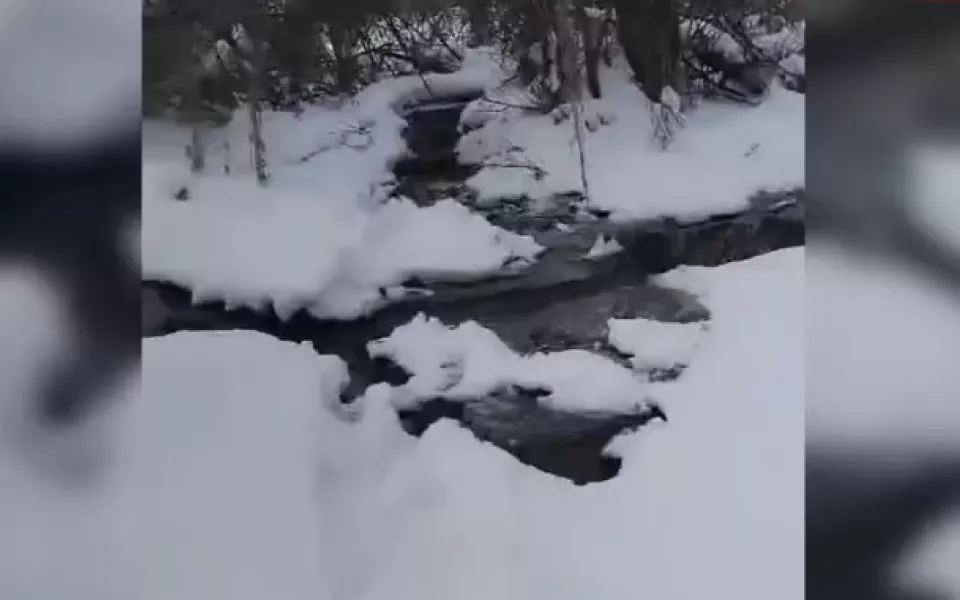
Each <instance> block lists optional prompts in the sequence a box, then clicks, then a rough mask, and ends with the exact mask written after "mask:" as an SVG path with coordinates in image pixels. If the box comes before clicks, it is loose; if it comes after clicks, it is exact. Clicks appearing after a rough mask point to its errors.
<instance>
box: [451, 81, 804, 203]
mask: <svg viewBox="0 0 960 600" xmlns="http://www.w3.org/2000/svg"><path fill="white" fill-rule="evenodd" d="M601 75H602V87H603V90H604V97H603V99H602V100H590V101H587V102H586V103H585V106H584V111H585V114H596V115H598V123H600V122H607V123H610V122H616V124H617V126H616V127H599V126H598V127H596V128H593V129H594V130H593V131H590V130H588V131H587V132H586V133H585V135H584V148H585V156H586V172H587V180H588V182H589V186H590V199H589V201H590V203H591V204H592V205H594V206H596V207H597V208H602V209H607V210H610V211H612V215H611V218H612V219H615V220H633V219H645V218H657V217H662V216H673V217H676V218H678V219H681V220H685V219H696V218H702V217H704V216H708V215H710V214H716V213H718V212H732V211H736V210H742V209H745V208H746V207H747V203H748V200H747V199H748V198H749V197H750V196H751V195H752V194H754V193H755V192H757V191H759V190H767V191H779V190H786V189H792V188H796V187H801V186H802V185H803V182H804V143H803V140H804V96H803V95H801V94H797V93H794V92H791V91H788V90H785V89H783V88H782V87H781V86H780V85H779V84H778V83H777V82H774V83H773V84H772V87H771V89H770V92H769V95H768V97H767V99H766V100H765V101H764V102H763V103H761V104H760V105H759V106H757V107H752V108H745V107H743V106H739V105H734V104H726V103H703V104H702V105H701V106H700V107H699V108H698V109H697V110H695V111H693V112H690V113H688V114H685V115H684V123H685V125H684V127H682V128H680V129H678V131H677V135H676V137H675V139H674V140H673V141H672V143H671V144H670V146H669V147H668V148H667V149H666V150H664V149H663V148H662V146H661V144H660V143H659V142H657V141H656V140H655V139H654V136H653V134H652V130H651V120H650V110H651V105H650V103H649V102H648V101H647V100H646V98H645V97H644V96H643V94H642V92H641V91H640V90H639V89H637V87H636V86H635V85H633V84H632V83H631V82H630V81H629V77H628V76H627V75H626V73H625V72H624V70H622V69H605V70H604V71H603V72H602V74H601ZM600 116H603V119H602V120H601V119H600V118H599V117H600ZM474 120H476V119H474ZM457 151H458V153H459V156H460V160H461V161H464V162H468V163H473V164H480V165H486V166H484V167H483V168H482V169H481V170H480V171H479V172H478V173H477V174H476V175H474V176H473V177H472V178H471V179H469V180H468V182H467V183H468V185H469V186H470V187H472V188H473V189H474V190H475V191H476V192H477V194H478V199H479V201H480V202H488V201H493V200H496V199H498V198H505V197H528V198H532V199H540V198H545V197H549V196H551V195H555V194H563V193H582V192H583V189H582V183H581V180H580V167H579V153H578V150H577V145H576V143H575V141H574V131H573V127H571V126H570V125H569V123H568V122H565V121H564V122H561V123H559V124H557V123H555V120H554V118H553V117H552V116H550V115H536V114H531V113H529V112H526V111H523V110H520V109H512V108H503V107H500V110H499V112H497V113H496V116H494V117H491V118H488V119H486V121H485V122H484V124H483V126H482V127H480V128H479V129H474V130H473V131H469V132H468V133H466V134H465V135H464V136H463V137H462V138H461V139H460V142H459V144H458V147H457ZM505 165H506V167H505ZM534 167H535V168H534Z"/></svg>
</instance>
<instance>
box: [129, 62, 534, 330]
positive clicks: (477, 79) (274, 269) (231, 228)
mask: <svg viewBox="0 0 960 600" xmlns="http://www.w3.org/2000/svg"><path fill="white" fill-rule="evenodd" d="M498 69H499V67H497V66H496V63H494V62H493V61H492V59H491V58H490V56H489V53H488V52H486V51H481V50H476V51H471V52H470V53H468V56H467V58H466V60H465V65H464V68H463V69H462V70H461V71H458V72H456V73H452V74H443V75H434V76H429V77H428V86H429V87H424V85H423V82H422V81H421V80H420V78H419V77H415V76H414V77H399V78H395V79H387V80H384V81H382V82H379V83H377V84H374V85H372V86H370V87H369V88H367V89H366V90H364V91H363V92H361V93H360V94H359V95H358V97H357V98H355V99H354V100H352V101H351V102H350V103H348V104H347V105H345V106H343V107H340V108H339V109H332V108H323V107H312V108H308V109H307V110H306V111H305V112H304V113H303V114H302V115H300V116H299V117H296V116H294V115H292V114H288V113H277V112H270V111H268V112H265V113H264V131H265V137H266V145H267V152H268V161H269V162H270V165H271V171H272V174H273V179H272V180H271V183H270V185H269V187H266V188H262V187H259V186H257V185H255V184H254V182H253V179H252V175H251V174H250V172H249V166H246V167H244V165H243V161H240V163H239V164H237V160H236V157H233V158H230V157H226V158H224V157H223V156H220V155H218V154H217V149H218V148H220V149H221V150H224V151H225V149H227V148H229V149H230V151H231V152H232V153H234V154H237V155H238V156H243V155H244V154H245V153H246V152H248V151H249V144H248V142H247V141H246V139H245V137H246V135H247V130H246V126H245V121H244V120H243V119H239V118H238V119H235V121H234V122H233V123H231V124H230V125H228V126H227V127H224V128H223V129H221V130H217V131H210V132H207V134H206V136H207V138H208V142H207V143H208V146H209V148H210V153H209V155H208V156H207V163H208V171H209V173H205V174H204V175H203V176H194V175H191V174H190V173H188V172H187V170H186V165H185V164H184V163H185V160H184V157H183V148H184V145H185V144H186V142H187V140H188V138H189V132H188V131H187V130H186V129H183V128H178V127H175V126H172V125H169V124H161V123H156V122H154V123H149V124H147V125H146V127H145V130H146V131H145V145H144V179H143V231H142V246H143V252H142V265H143V274H144V277H146V278H149V279H156V280H163V281H169V282H171V283H175V284H178V285H181V286H184V287H186V288H188V289H189V290H191V291H192V292H193V295H194V300H195V301H197V302H201V301H209V300H223V301H225V302H226V303H227V304H228V305H229V306H247V307H250V308H254V309H263V308H266V307H271V308H273V309H274V310H275V311H276V312H277V314H278V315H279V316H281V317H282V318H285V317H287V316H289V315H290V314H292V313H293V312H295V311H297V310H299V309H304V308H305V309H307V310H309V311H310V312H312V313H313V314H314V315H316V316H318V317H332V318H352V317H356V316H360V315H363V314H367V313H369V312H371V311H373V310H375V309H376V308H378V307H380V306H382V305H383V304H384V303H386V302H388V301H390V300H393V299H395V298H396V297H397V295H398V292H397V290H398V289H399V288H398V287H397V286H398V284H400V283H401V282H402V281H403V280H404V279H406V278H408V277H410V276H413V275H416V276H420V277H422V278H430V277H443V278H447V279H475V278H481V277H485V276H488V275H491V274H496V273H500V272H501V271H503V270H507V271H510V272H515V271H517V270H518V269H522V268H523V267H525V266H529V264H531V263H532V262H533V261H534V260H535V259H536V256H537V255H538V254H539V253H540V251H541V250H542V248H541V247H540V246H539V245H538V244H536V243H535V242H534V241H533V240H532V238H530V237H525V236H520V235H516V234H513V233H510V232H508V231H506V230H503V229H500V228H498V227H494V226H493V225H490V224H489V223H488V222H487V221H485V220H484V219H483V218H481V217H478V216H476V215H473V214H471V213H470V212H469V211H468V210H467V209H465V208H464V207H463V206H461V205H459V204H457V203H455V202H454V201H452V200H450V201H443V202H439V203H437V204H436V205H434V206H430V207H426V208H418V207H417V206H416V205H414V204H413V203H412V202H410V201H408V200H402V199H401V200H393V201H388V200H387V198H386V197H385V193H384V192H385V189H386V188H385V186H386V185H387V184H388V183H389V182H390V180H391V178H392V174H391V173H390V171H389V167H390V164H391V161H393V160H394V159H396V158H397V157H399V156H400V155H401V154H402V153H403V152H405V145H404V142H403V139H402V136H401V130H402V128H403V127H404V124H405V122H404V120H403V118H402V117H401V116H400V114H399V111H402V110H404V109H405V108H406V107H407V106H409V105H410V103H411V102H416V101H419V100H422V99H425V98H426V97H428V96H429V95H430V94H456V93H466V92H470V91H478V90H480V89H482V88H484V87H485V86H489V85H491V82H492V81H495V80H496V77H497V76H498V75H499V70H498ZM305 157H306V161H304V160H302V159H304V158H305ZM221 159H223V160H224V161H225V162H226V163H228V164H230V165H231V169H230V175H229V176H226V175H224V174H222V173H221V172H220V171H219V169H221V167H222V165H220V164H219V162H218V161H220V160H221ZM182 189H186V190H187V191H188V194H189V199H188V200H186V201H177V200H174V199H173V196H174V195H175V194H176V193H177V192H178V191H180V190H182Z"/></svg>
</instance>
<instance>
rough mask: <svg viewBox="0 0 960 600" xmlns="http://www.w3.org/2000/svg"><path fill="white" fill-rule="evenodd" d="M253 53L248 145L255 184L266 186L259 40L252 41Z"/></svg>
mask: <svg viewBox="0 0 960 600" xmlns="http://www.w3.org/2000/svg"><path fill="white" fill-rule="evenodd" d="M252 46H253V51H252V52H251V54H252V56H251V57H250V65H251V67H252V68H251V69H250V73H249V76H250V85H249V88H248V93H247V108H248V112H249V116H250V143H251V145H252V146H253V168H254V170H255V171H256V173H257V182H258V183H259V184H260V185H266V183H267V181H269V179H270V173H269V171H268V169H267V156H266V153H267V147H266V144H265V143H264V141H263V113H262V111H261V106H262V104H263V96H264V93H263V78H264V68H263V65H264V60H265V57H264V48H263V42H261V41H260V40H259V39H253V40H252Z"/></svg>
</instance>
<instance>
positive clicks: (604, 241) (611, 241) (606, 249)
mask: <svg viewBox="0 0 960 600" xmlns="http://www.w3.org/2000/svg"><path fill="white" fill-rule="evenodd" d="M622 250H623V246H621V245H620V242H618V241H617V238H615V237H612V236H607V235H603V234H601V235H599V236H597V241H596V242H594V243H593V246H591V247H590V250H588V251H587V254H586V256H585V258H588V259H592V260H596V259H600V258H605V257H607V256H612V255H614V254H617V253H618V252H621V251H622Z"/></svg>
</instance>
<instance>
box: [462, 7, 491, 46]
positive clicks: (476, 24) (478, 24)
mask: <svg viewBox="0 0 960 600" xmlns="http://www.w3.org/2000/svg"><path fill="white" fill-rule="evenodd" d="M465 4H466V7H465V8H466V9H467V16H468V17H469V19H470V34H471V35H470V44H471V45H472V46H488V45H490V43H491V41H492V36H491V35H490V4H489V2H488V0H466V2H465Z"/></svg>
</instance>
